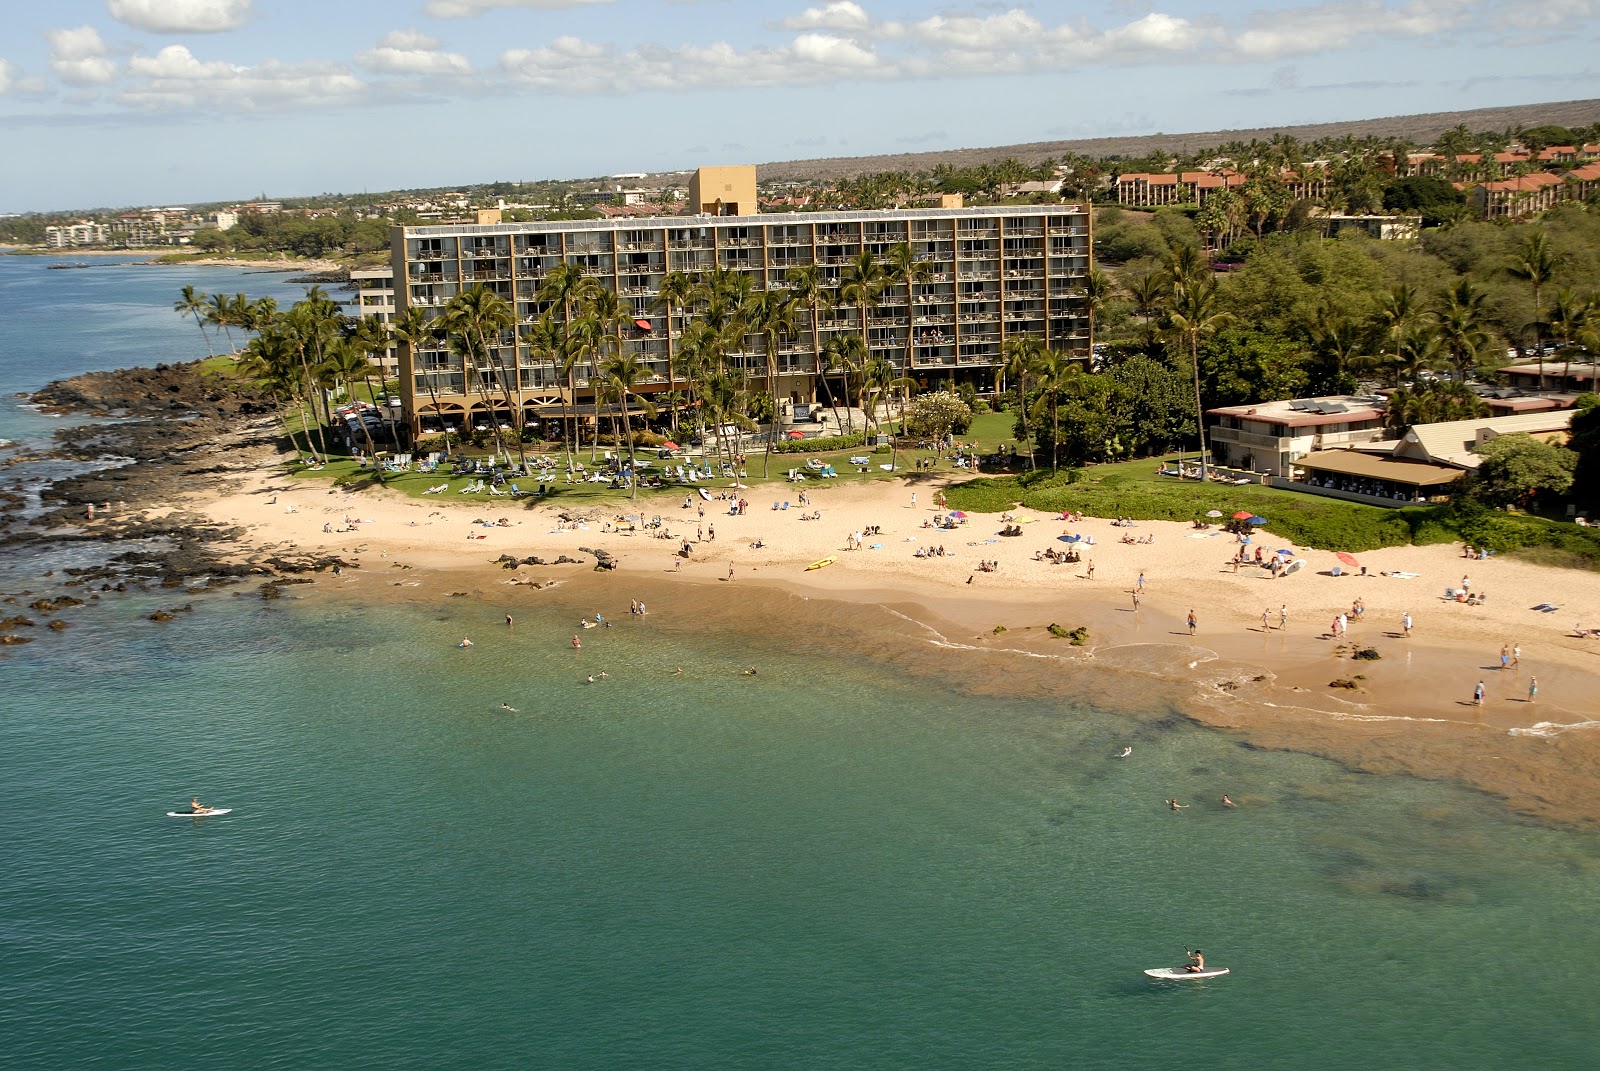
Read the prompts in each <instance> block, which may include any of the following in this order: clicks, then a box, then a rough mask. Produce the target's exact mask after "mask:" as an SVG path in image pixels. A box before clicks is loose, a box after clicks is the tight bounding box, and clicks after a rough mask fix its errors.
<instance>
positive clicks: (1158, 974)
mask: <svg viewBox="0 0 1600 1071" xmlns="http://www.w3.org/2000/svg"><path fill="white" fill-rule="evenodd" d="M1144 973H1146V974H1148V975H1149V976H1150V977H1152V978H1162V979H1166V980H1169V981H1174V982H1181V981H1185V980H1192V979H1195V978H1221V977H1222V976H1223V975H1224V974H1227V973H1228V968H1226V967H1207V968H1206V969H1205V970H1203V971H1190V970H1185V969H1184V968H1182V967H1156V968H1154V969H1152V970H1148V971H1145V972H1144Z"/></svg>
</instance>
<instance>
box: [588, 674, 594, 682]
mask: <svg viewBox="0 0 1600 1071" xmlns="http://www.w3.org/2000/svg"><path fill="white" fill-rule="evenodd" d="M588 683H590V684H593V683H594V674H593V673H591V674H589V681H588Z"/></svg>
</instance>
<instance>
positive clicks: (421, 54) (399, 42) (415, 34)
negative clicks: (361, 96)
mask: <svg viewBox="0 0 1600 1071" xmlns="http://www.w3.org/2000/svg"><path fill="white" fill-rule="evenodd" d="M356 66H358V67H361V68H362V69H363V70H368V71H373V72H375V73H378V74H471V73H472V64H471V63H470V62H469V61H468V60H467V57H465V56H463V55H461V53H459V52H443V51H440V49H439V39H438V38H436V37H429V36H428V35H427V34H425V33H422V32H421V31H419V30H395V31H393V32H392V33H389V34H386V35H384V38H383V40H381V41H379V42H378V47H377V48H369V49H367V50H366V51H365V52H359V53H357V54H356Z"/></svg>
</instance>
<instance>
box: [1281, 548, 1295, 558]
mask: <svg viewBox="0 0 1600 1071" xmlns="http://www.w3.org/2000/svg"><path fill="white" fill-rule="evenodd" d="M1278 557H1280V558H1292V557H1294V551H1292V550H1290V549H1289V548H1288V547H1279V548H1278Z"/></svg>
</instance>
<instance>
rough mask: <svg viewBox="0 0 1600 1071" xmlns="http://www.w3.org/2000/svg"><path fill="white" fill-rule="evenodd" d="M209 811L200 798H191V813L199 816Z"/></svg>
mask: <svg viewBox="0 0 1600 1071" xmlns="http://www.w3.org/2000/svg"><path fill="white" fill-rule="evenodd" d="M207 809H208V808H207V807H206V805H205V804H203V803H201V802H200V797H199V796H191V797H190V798H189V810H190V811H192V812H194V813H195V814H199V813H200V812H202V811H205V810H207Z"/></svg>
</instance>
